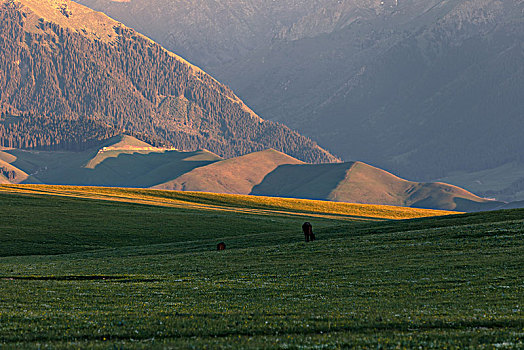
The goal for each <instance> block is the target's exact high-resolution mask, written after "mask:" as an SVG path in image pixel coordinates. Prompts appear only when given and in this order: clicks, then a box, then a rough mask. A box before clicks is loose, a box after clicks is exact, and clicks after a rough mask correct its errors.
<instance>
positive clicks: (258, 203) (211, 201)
mask: <svg viewBox="0 0 524 350" xmlns="http://www.w3.org/2000/svg"><path fill="white" fill-rule="evenodd" d="M0 192H10V193H25V194H30V193H32V194H48V195H56V196H67V197H77V198H91V199H101V200H110V201H119V202H127V203H138V204H148V205H155V206H167V207H178V208H188V209H191V208H193V209H205V210H217V211H229V212H241V213H254V214H268V215H271V214H290V215H302V214H303V215H306V214H307V215H309V216H317V217H325V218H330V217H336V218H337V219H348V220H355V219H394V220H401V219H412V218H421V217H431V216H442V215H450V214H457V213H456V212H448V211H442V210H427V209H415V208H404V207H394V206H386V205H366V204H350V203H340V202H327V201H318V200H305V199H292V198H273V197H259V196H246V195H230V194H214V193H205V192H180V191H161V190H147V189H126V188H106V187H76V186H48V185H2V186H0Z"/></svg>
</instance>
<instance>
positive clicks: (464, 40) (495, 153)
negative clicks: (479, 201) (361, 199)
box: [81, 0, 524, 199]
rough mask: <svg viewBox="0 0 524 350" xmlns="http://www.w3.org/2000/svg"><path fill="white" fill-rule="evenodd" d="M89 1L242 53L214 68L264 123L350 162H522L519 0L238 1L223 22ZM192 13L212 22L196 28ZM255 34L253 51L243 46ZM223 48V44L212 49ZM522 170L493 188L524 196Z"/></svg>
mask: <svg viewBox="0 0 524 350" xmlns="http://www.w3.org/2000/svg"><path fill="white" fill-rule="evenodd" d="M81 1H82V2H84V3H86V4H89V5H90V6H93V7H95V8H97V9H101V10H104V11H106V10H107V11H109V12H110V13H111V14H112V15H113V16H115V17H116V18H119V19H121V20H123V21H125V22H126V23H128V24H130V25H133V26H137V27H140V28H143V29H144V30H146V31H148V33H150V34H151V35H153V36H154V37H155V38H157V39H158V40H160V42H162V43H164V44H165V45H167V46H168V47H169V48H172V49H175V48H176V50H179V51H180V52H184V53H185V54H186V57H187V58H189V59H191V60H194V59H197V58H198V57H201V56H205V57H213V56H214V57H218V56H220V55H219V52H221V51H227V50H229V52H233V53H234V55H237V57H238V59H234V58H228V59H223V60H220V62H217V61H216V60H215V61H213V60H208V59H204V60H202V61H201V62H202V64H203V67H205V68H206V69H210V71H211V72H213V74H214V75H215V76H217V77H218V78H219V79H220V80H221V81H224V82H226V83H228V84H229V85H231V86H232V87H233V88H234V90H235V91H236V92H237V93H238V94H239V96H241V97H242V98H243V99H244V100H246V101H248V102H249V104H250V106H252V107H253V109H254V110H255V111H256V112H257V113H258V114H259V115H260V116H262V117H263V118H266V119H271V120H278V121H282V122H284V123H286V124H287V125H289V126H291V127H292V128H294V129H296V130H299V131H300V132H301V133H303V134H305V135H306V136H309V137H311V138H312V139H314V140H315V141H317V142H319V144H320V145H321V146H323V147H326V148H327V149H329V150H330V151H332V152H334V153H335V154H336V155H339V156H341V157H342V158H343V159H344V160H347V161H350V160H355V159H359V160H362V161H365V162H367V163H370V164H374V165H377V166H379V167H380V168H384V169H388V170H390V171H393V172H395V173H397V174H399V175H401V176H404V177H409V178H417V179H423V180H433V179H440V178H451V179H453V178H455V176H457V174H458V175H459V176H462V175H461V174H463V175H464V176H468V174H471V175H472V176H473V175H475V174H477V173H479V172H482V171H485V170H490V169H492V170H495V169H498V168H501V167H505V168H508V167H509V165H511V164H514V163H524V159H523V157H524V155H523V153H522V151H521V150H522V149H523V147H524V139H523V138H522V137H521V136H520V130H523V129H524V115H523V112H522V111H524V89H523V86H522V81H524V64H523V62H524V50H523V48H522V42H523V41H524V20H523V18H524V17H523V16H522V14H523V13H524V2H522V1H521V0H504V1H501V0H467V1H465V0H398V1H397V0H384V1H380V0H365V1H362V0H341V1H331V0H319V1H313V0H309V1H301V3H302V5H303V7H302V8H301V9H298V8H297V7H294V6H293V4H296V3H299V2H298V1H291V0H289V1H273V2H267V1H262V0H251V1H235V0H227V1H221V2H220V5H217V6H220V8H221V11H219V13H220V14H219V15H217V16H216V17H210V16H209V15H208V14H209V13H210V10H209V8H207V7H206V5H205V4H204V3H206V2H205V1H195V2H187V3H185V5H182V4H181V3H183V2H182V1H176V2H168V1H167V0H148V1H146V0H133V1H131V2H127V3H115V2H112V1H110V0H81ZM167 3H172V5H171V6H168V5H167ZM207 3H211V2H207ZM209 6H211V5H209ZM262 6H266V8H265V9H261V7H262ZM284 6H287V8H288V11H284V10H282V8H281V7H284ZM187 14H191V16H190V17H187ZM153 15H155V16H157V17H156V18H157V20H156V21H142V22H140V21H141V18H150V17H148V16H153ZM185 16H186V17H187V18H189V19H184V18H183V17H185ZM193 18H197V19H199V21H200V20H201V22H205V21H207V20H208V19H209V18H212V19H213V20H212V21H210V23H211V24H210V25H209V26H194V27H191V26H186V25H185V24H186V21H190V20H192V19H193ZM153 22H154V24H153ZM198 23H200V22H198ZM255 24H256V25H255ZM244 26H248V27H249V30H244V29H243V28H244ZM235 29H237V30H236V31H235ZM232 32H237V34H236V35H230V34H231V33H232ZM163 35H165V37H163ZM228 35H229V36H228ZM250 36H252V37H253V38H254V39H253V41H252V44H251V46H246V45H243V44H241V43H243V42H246V41H249V39H248V38H249V37H250ZM222 37H229V38H230V41H227V40H225V41H224V40H221V38H222ZM177 38H179V39H180V40H177ZM186 38H187V39H186ZM215 40H216V42H220V43H221V44H223V46H221V47H220V48H217V47H214V46H213V45H207V43H209V42H213V41H215ZM196 43H201V44H202V47H201V48H199V47H198V44H196ZM237 44H238V45H240V46H242V48H243V49H242V50H240V49H238V50H237V49H235V47H236V45H237ZM184 50H185V51H184ZM214 54H215V55H214ZM520 174H521V172H520V171H519V170H517V172H515V173H513V174H511V176H506V177H505V178H506V179H507V180H505V181H504V182H500V183H498V184H497V185H496V186H495V187H483V189H482V191H483V193H486V194H489V193H498V191H501V190H502V189H503V190H504V193H501V194H496V195H497V196H498V197H503V198H514V199H518V198H520V197H512V196H514V195H515V194H516V193H517V192H515V188H516V187H517V186H516V185H515V182H522V181H524V176H522V175H520ZM510 177H511V179H509V178H510ZM477 180H478V178H477V179H475V180H474V181H477ZM500 181H502V180H500ZM457 184H460V185H466V186H468V187H467V188H468V189H474V188H475V182H469V183H465V184H464V183H463V182H460V183H459V182H457ZM500 187H502V189H501V188H500Z"/></svg>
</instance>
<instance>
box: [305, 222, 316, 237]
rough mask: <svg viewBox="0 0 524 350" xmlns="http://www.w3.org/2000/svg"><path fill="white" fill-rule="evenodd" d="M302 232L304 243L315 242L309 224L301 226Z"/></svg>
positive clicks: (311, 227)
mask: <svg viewBox="0 0 524 350" xmlns="http://www.w3.org/2000/svg"><path fill="white" fill-rule="evenodd" d="M302 232H304V238H305V239H306V242H309V241H314V240H315V234H314V233H313V226H312V225H311V224H310V223H309V222H304V224H303V225H302Z"/></svg>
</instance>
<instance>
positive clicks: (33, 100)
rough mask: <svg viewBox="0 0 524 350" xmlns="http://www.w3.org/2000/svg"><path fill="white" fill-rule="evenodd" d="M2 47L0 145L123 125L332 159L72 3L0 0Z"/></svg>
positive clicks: (216, 146) (86, 137) (99, 132)
mask: <svg viewBox="0 0 524 350" xmlns="http://www.w3.org/2000/svg"><path fill="white" fill-rule="evenodd" d="M0 48H1V50H0V146H4V147H14V148H66V149H75V147H80V146H78V145H92V144H90V142H92V143H96V142H97V141H98V140H103V139H106V138H108V137H111V136H114V135H117V134H119V133H121V132H122V131H124V130H125V131H126V132H127V133H130V134H132V135H135V136H139V137H140V138H142V139H144V140H146V141H150V142H154V143H156V144H167V145H172V146H174V147H176V148H178V149H183V150H196V149H209V150H211V151H213V152H215V153H217V154H219V155H220V156H224V157H232V156H236V155H241V154H245V153H249V152H253V151H259V150H262V149H265V148H268V147H272V148H275V149H278V150H280V151H283V152H286V153H288V154H291V155H293V156H295V157H297V158H299V159H302V160H304V161H308V162H330V161H336V160H337V158H335V157H334V156H332V155H331V154H330V153H329V152H327V151H325V150H324V149H322V148H320V147H319V146H318V145H317V144H316V143H314V142H312V141H311V140H310V139H307V138H306V137H303V136H301V135H300V134H298V133H297V132H295V131H292V130H290V129H289V128H287V127H285V126H283V125H281V124H279V123H276V122H272V121H264V120H262V119H261V118H260V117H259V116H258V115H256V114H255V113H254V112H253V111H251V110H250V109H249V108H248V107H247V106H246V105H245V104H244V103H243V102H242V101H241V100H240V99H239V98H238V97H237V96H236V95H235V94H234V93H233V92H232V91H231V90H230V89H229V88H228V87H226V86H225V85H222V84H221V83H219V82H218V81H216V80H215V79H213V78H212V77H211V76H209V75H208V74H206V73H205V72H204V71H202V70H201V69H199V68H198V67H196V66H193V65H191V64H189V63H188V62H187V61H185V60H183V59H182V58H180V57H179V56H177V55H175V54H173V53H171V52H170V51H167V50H166V49H164V48H163V47H161V46H160V45H158V44H156V43H155V42H153V41H151V40H150V39H148V38H147V37H144V36H143V35H141V34H139V33H138V32H136V31H134V30H132V29H129V28H127V27H125V26H124V25H122V24H120V23H118V22H116V21H114V20H112V19H110V18H109V17H107V16H105V15H104V14H101V13H98V12H95V11H93V10H91V9H88V8H86V7H84V6H82V5H79V4H77V3H75V2H72V1H69V0H20V1H2V2H1V3H0Z"/></svg>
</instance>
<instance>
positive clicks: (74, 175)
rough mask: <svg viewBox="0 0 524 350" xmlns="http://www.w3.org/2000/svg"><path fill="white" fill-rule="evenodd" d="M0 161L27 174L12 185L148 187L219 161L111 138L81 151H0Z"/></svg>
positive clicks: (130, 139)
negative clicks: (95, 146) (6, 162)
mask: <svg viewBox="0 0 524 350" xmlns="http://www.w3.org/2000/svg"><path fill="white" fill-rule="evenodd" d="M1 159H9V163H8V164H9V166H11V167H12V168H17V169H18V170H17V171H18V172H20V174H24V173H28V174H30V175H28V176H26V177H25V178H24V177H23V176H19V177H18V178H17V179H16V181H12V182H15V183H45V184H68V185H93V186H120V187H151V186H154V185H157V184H160V183H163V182H167V181H168V180H172V179H173V178H176V177H178V176H180V175H182V174H184V173H186V172H188V171H190V170H192V169H193V168H195V167H200V166H204V165H207V164H210V163H213V162H216V161H218V160H221V159H222V158H220V157H218V156H217V155H215V154H213V153H211V152H209V151H194V152H182V151H177V150H174V149H164V148H157V147H153V146H151V145H149V144H147V143H144V142H142V141H139V140H137V139H136V138H134V137H130V136H115V137H113V138H111V139H109V140H106V141H105V142H103V143H101V144H100V146H99V148H91V149H88V150H86V151H83V152H65V151H62V152H57V151H34V150H19V149H13V150H5V151H3V152H0V160H1ZM20 169H23V172H22V171H21V170H20Z"/></svg>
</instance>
